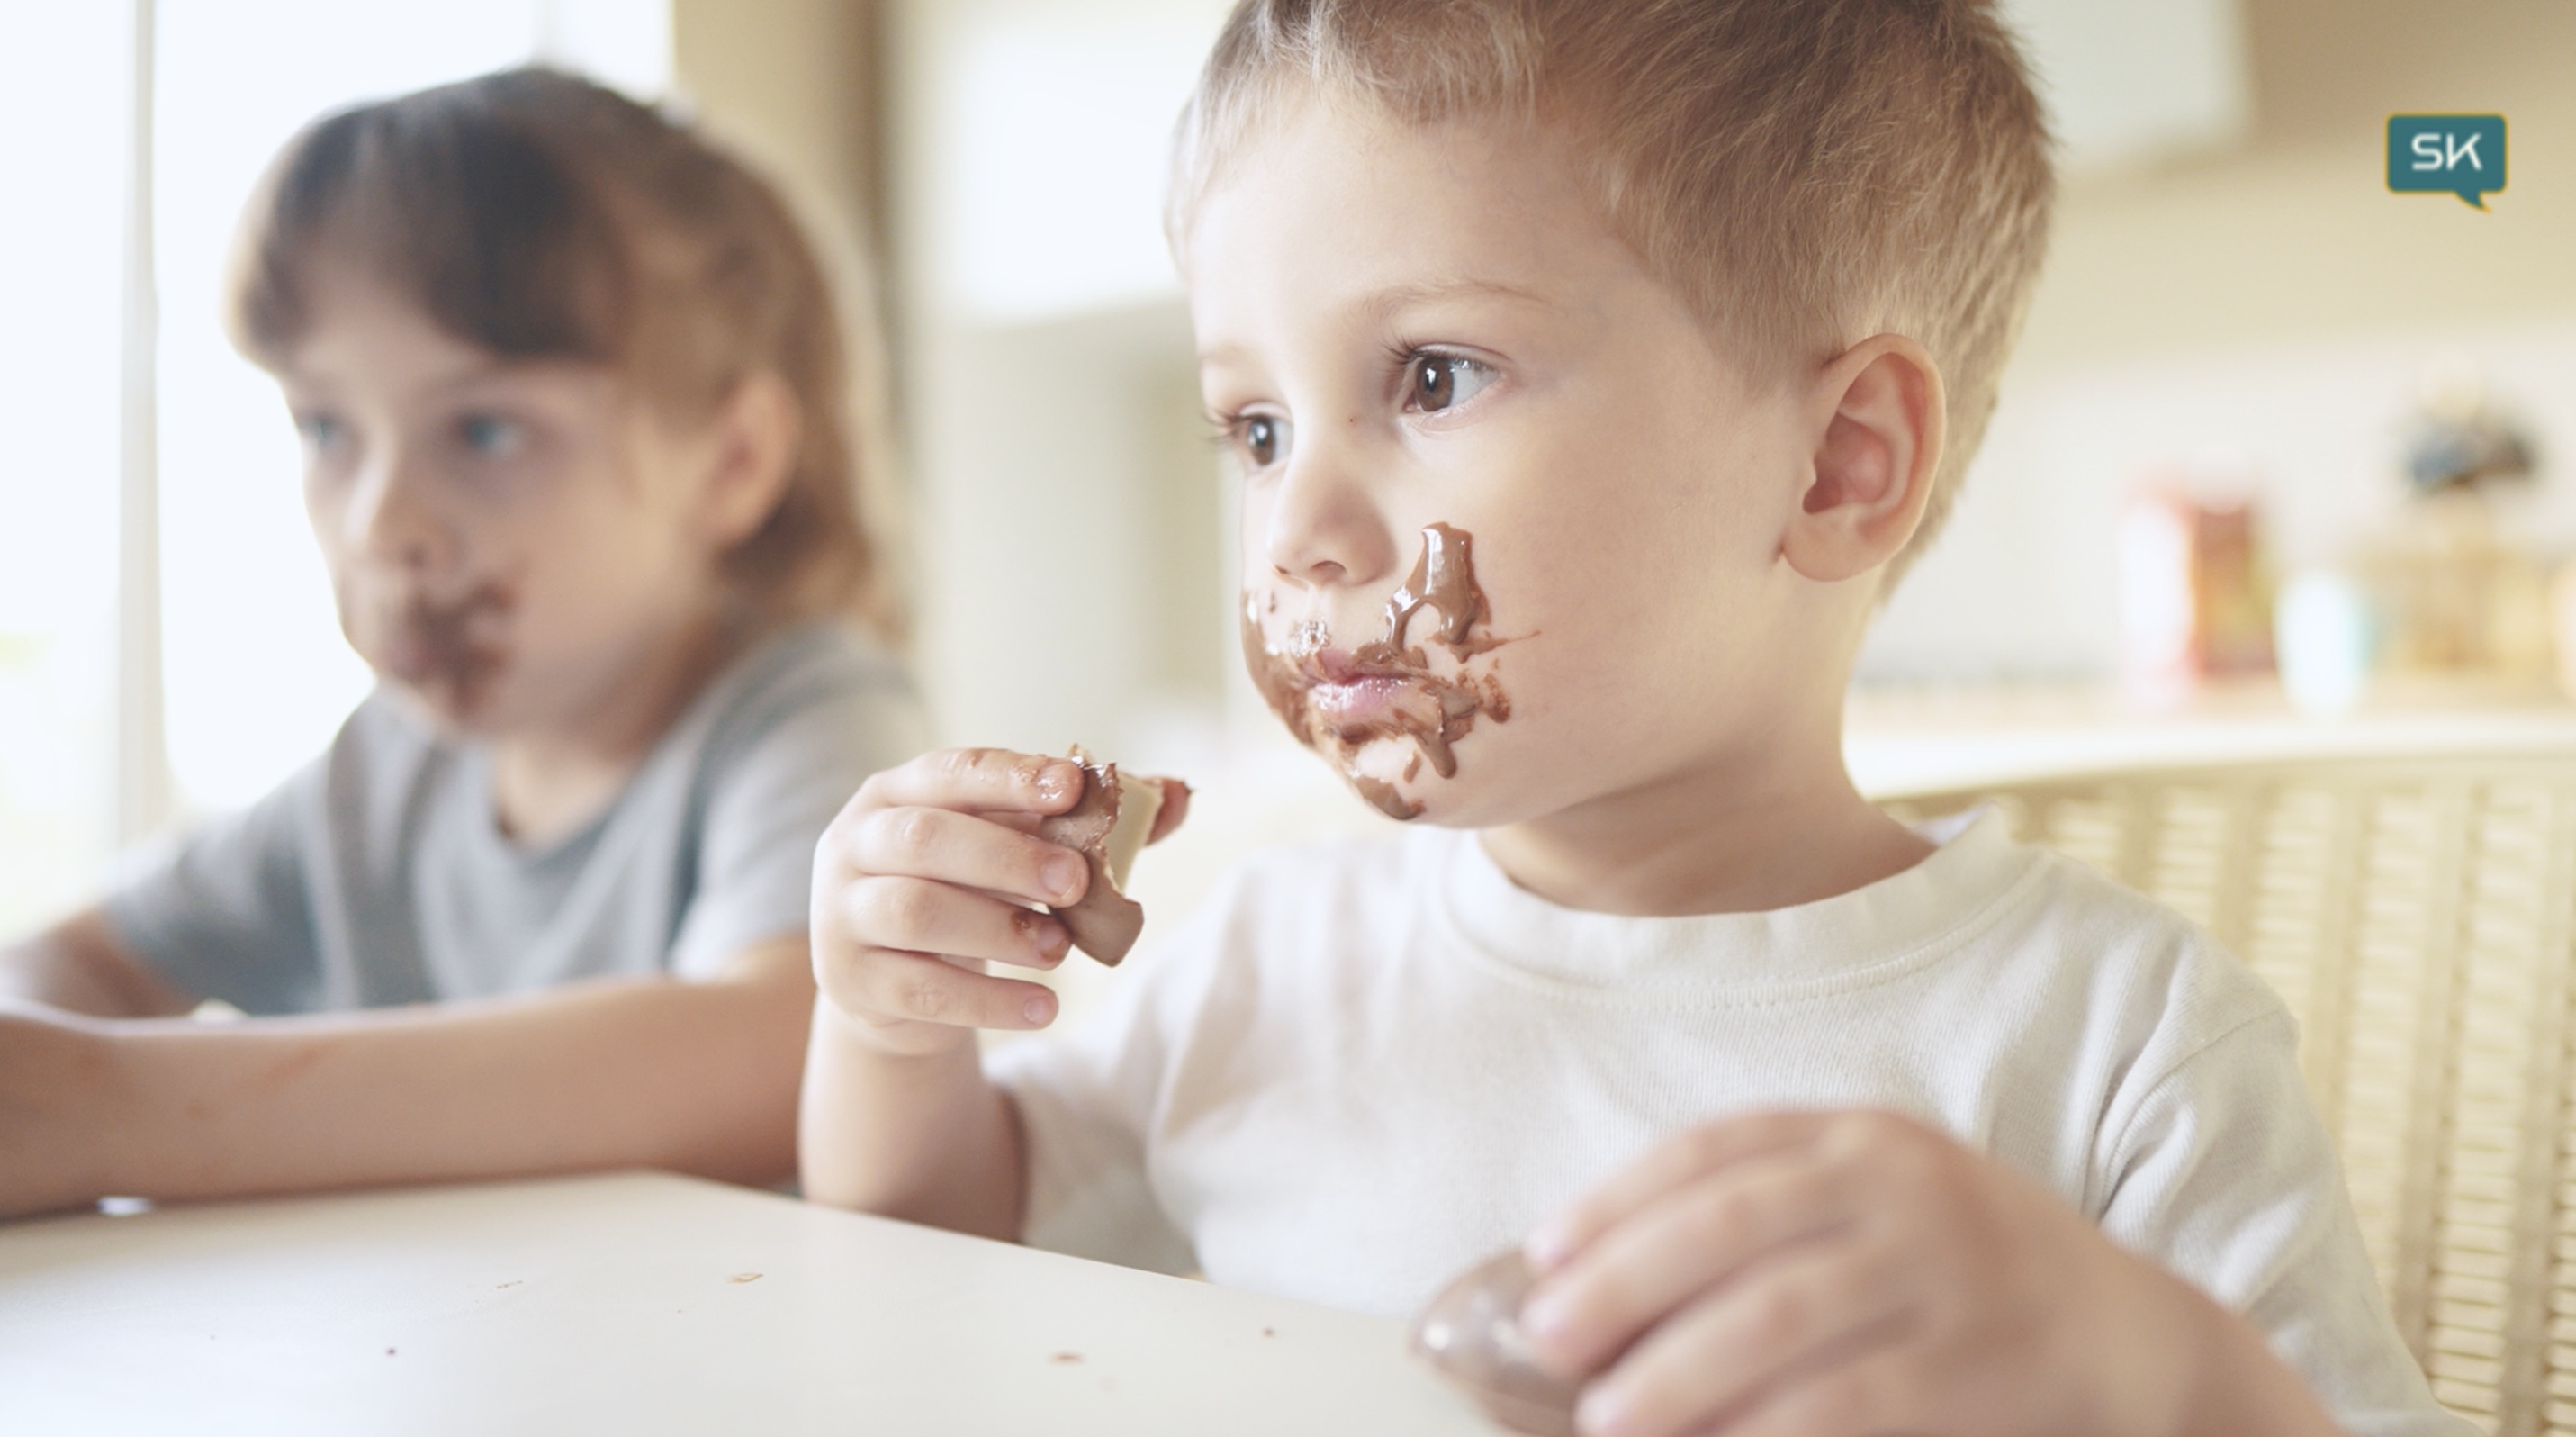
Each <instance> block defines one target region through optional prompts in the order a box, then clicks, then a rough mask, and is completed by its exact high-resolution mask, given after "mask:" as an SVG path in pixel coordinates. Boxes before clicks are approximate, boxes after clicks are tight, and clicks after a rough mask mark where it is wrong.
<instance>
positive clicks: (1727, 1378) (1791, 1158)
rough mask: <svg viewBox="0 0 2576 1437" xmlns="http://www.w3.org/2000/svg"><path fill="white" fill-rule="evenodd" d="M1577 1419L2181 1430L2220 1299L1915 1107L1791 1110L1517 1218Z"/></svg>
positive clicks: (1680, 1148) (1594, 1435)
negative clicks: (1580, 1381) (1557, 1208)
mask: <svg viewBox="0 0 2576 1437" xmlns="http://www.w3.org/2000/svg"><path fill="white" fill-rule="evenodd" d="M1528 1251H1529V1257H1530V1260H1531V1263H1532V1265H1533V1267H1534V1268H1536V1269H1537V1270H1538V1271H1539V1272H1540V1273H1541V1274H1542V1276H1541V1280H1540V1282H1539V1285H1538V1286H1537V1287H1536V1289H1534V1290H1533V1291H1532V1293H1531V1295H1530V1299H1529V1302H1528V1303H1527V1305H1526V1306H1524V1307H1523V1309H1522V1326H1523V1328H1524V1330H1525V1331H1526V1332H1527V1333H1528V1335H1529V1338H1530V1341H1531V1344H1532V1346H1533V1348H1534V1349H1535V1350H1536V1352H1537V1355H1538V1357H1539V1359H1540V1360H1541V1361H1542V1362H1544V1363H1546V1364H1547V1365H1548V1366H1550V1367H1552V1368H1554V1369H1555V1370H1557V1371H1559V1372H1562V1373H1566V1374H1576V1373H1594V1372H1598V1373H1599V1374H1600V1375H1599V1376H1598V1377H1597V1378H1596V1379H1595V1380H1594V1381H1593V1382H1592V1383H1591V1385H1590V1386H1589V1387H1588V1388H1586V1389H1585V1392H1584V1396H1583V1400H1582V1405H1581V1407H1580V1408H1579V1409H1578V1417H1579V1420H1580V1423H1581V1427H1582V1430H1583V1431H1584V1432H1585V1433H1586V1434H1587V1437H1666V1434H1673V1435H1674V1437H1678V1434H1683V1433H1692V1434H1697V1433H1723V1434H1726V1437H1789V1434H1796V1437H1836V1434H1846V1433H1851V1434H1858V1433H1876V1432H1889V1431H1904V1432H1919V1433H1926V1434H1933V1433H1959V1434H1970V1433H1973V1434H1978V1437H2007V1434H2022V1433H2028V1434H2064V1433H2068V1432H2085V1433H2092V1434H2100V1437H2117V1434H2142V1437H2143V1434H2155V1437H2164V1434H2170V1433H2173V1432H2175V1431H2177V1430H2178V1429H2179V1428H2180V1427H2181V1425H2182V1424H2183V1422H2184V1420H2185V1413H2186V1409H2187V1408H2188V1406H2189V1405H2190V1403H2191V1397H2192V1389H2193V1386H2194V1384H2195V1382H2197V1381H2199V1380H2200V1379H2201V1378H2202V1377H2203V1376H2204V1375H2205V1374H2203V1373H2200V1372H2198V1371H2196V1370H2195V1363H2196V1362H2198V1361H2199V1360H2200V1354H2202V1353H2204V1352H2206V1351H2207V1350H2208V1346H2209V1342H2210V1336H2211V1327H2212V1323H2213V1322H2218V1323H2225V1322H2227V1321H2229V1319H2228V1318H2227V1315H2226V1314H2225V1313H2224V1312H2223V1311H2222V1310H2220V1309H2219V1308H2218V1307H2217V1305H2216V1304H2215V1303H2212V1302H2210V1301H2209V1300H2208V1299H2207V1298H2205V1297H2202V1296H2201V1295H2200V1294H2199V1293H2198V1292H2196V1291H2195V1290H2193V1289H2191V1288H2189V1287H2187V1286H2186V1285H2185V1284H2184V1283H2182V1282H2181V1281H2180V1280H2179V1279H2177V1278H2174V1277H2172V1276H2170V1275H2169V1274H2167V1273H2165V1272H2164V1271H2163V1270H2162V1269H2160V1268H2158V1267H2156V1266H2155V1265H2153V1264H2152V1263H2149V1262H2147V1261H2145V1260H2144V1259H2141V1258H2138V1257H2136V1256H2133V1255H2131V1254H2129V1253H2127V1252H2124V1251H2122V1250H2121V1249H2119V1248H2118V1247H2116V1246H2114V1245H2113V1244H2112V1243H2111V1242H2110V1240H2109V1239H2107V1238H2105V1237H2103V1236H2102V1235H2101V1233H2100V1232H2099V1231H2097V1230H2096V1229H2095V1228H2094V1227H2093V1226H2092V1225H2091V1224H2090V1223H2088V1222H2086V1221H2085V1220H2084V1219H2083V1217H2082V1216H2081V1215H2080V1214H2078V1213H2077V1212H2075V1211H2074V1210H2073V1209H2072V1208H2069V1207H2068V1206H2066V1205H2065V1204H2064V1203H2062V1202H2060V1201H2059V1200H2058V1199H2057V1198H2056V1197H2055V1196H2054V1195H2053V1194H2051V1193H2049V1192H2047V1191H2045V1190H2043V1189H2042V1188H2040V1187H2039V1186H2038V1185H2036V1184H2034V1183H2032V1182H2030V1181H2028V1180H2027V1179H2024V1178H2022V1177H2021V1176H2019V1175H2018V1174H2015V1173H2013V1172H2011V1171H2008V1170H2007V1169H2005V1168H2004V1167H2002V1166H2001V1165H2000V1164H1997V1163H1994V1162H1992V1161H1990V1160H1988V1159H1986V1158H1984V1157H1983V1156H1980V1155H1979V1154H1977V1153H1974V1152H1971V1151H1970V1150H1968V1149H1967V1148H1965V1147H1963V1146H1961V1145H1960V1144H1959V1143H1957V1142H1956V1141H1954V1140H1953V1139H1951V1138H1950V1137H1949V1136H1947V1135H1946V1134H1943V1133H1940V1132H1937V1131H1935V1130H1933V1129H1931V1128H1929V1127H1927V1126H1925V1125H1923V1124H1921V1123H1918V1122H1915V1121H1913V1120H1911V1119H1908V1118H1903V1117H1898V1116H1895V1115H1892V1114H1885V1113H1866V1112H1844V1113H1825V1112H1819V1113H1781V1114H1770V1115H1763V1116H1757V1117H1748V1118H1742V1119H1737V1120H1733V1121H1729V1122H1723V1123H1718V1124H1715V1125H1712V1126H1709V1127H1705V1128H1701V1129H1698V1130H1695V1131H1693V1132H1689V1133H1685V1134H1683V1135H1682V1136H1680V1137H1678V1138H1676V1139H1674V1140H1672V1141H1670V1142H1668V1143H1666V1144H1664V1145H1663V1146H1662V1147H1660V1148H1658V1149H1657V1150H1656V1151H1654V1152H1653V1153H1651V1154H1649V1155H1648V1156H1647V1157H1646V1158H1645V1159H1644V1160H1643V1161H1641V1162H1639V1163H1638V1164H1637V1165H1636V1166H1634V1167H1632V1168H1630V1169H1628V1170H1627V1171H1626V1172H1624V1173H1622V1174H1620V1175H1619V1176H1617V1177H1615V1178H1613V1179H1612V1180H1611V1181H1609V1182H1608V1183H1606V1184H1604V1185H1603V1186H1602V1187H1600V1188H1599V1189H1597V1190H1596V1191H1594V1192H1593V1193H1591V1194H1590V1195H1589V1196H1587V1197H1586V1198H1584V1199H1583V1200H1582V1201H1580V1202H1578V1203H1576V1204H1575V1205H1574V1206H1573V1207H1572V1208H1570V1209H1568V1210H1567V1211H1566V1212H1565V1213H1563V1214H1561V1215H1560V1216H1559V1217H1558V1218H1556V1219H1555V1220H1554V1221H1552V1222H1550V1223H1548V1224H1547V1225H1546V1226H1544V1227H1542V1228H1541V1229H1539V1231H1538V1232H1536V1233H1535V1234H1533V1235H1532V1237H1531V1238H1530V1241H1529V1245H1528Z"/></svg>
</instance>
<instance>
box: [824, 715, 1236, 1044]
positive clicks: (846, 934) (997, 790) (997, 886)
mask: <svg viewBox="0 0 2576 1437" xmlns="http://www.w3.org/2000/svg"><path fill="white" fill-rule="evenodd" d="M1082 783H1083V778H1082V768H1081V765H1079V764H1077V763H1075V762H1074V761H1073V760H1071V759H1065V758H1049V757H1046V756H1043V755H1037V754H1024V753H1013V752H1010V751H1009V750H1006V749H991V748H960V749H945V750H942V751H940V752H937V753H929V754H924V755H922V756H921V757H919V758H916V759H914V760H913V761H911V762H910V763H907V764H904V765H902V766H901V767H898V768H891V769H887V770H886V771H885V772H883V773H880V774H877V775H876V776H874V777H872V778H870V779H869V780H868V781H867V782H866V783H865V784H862V785H861V786H860V788H859V791H858V793H857V795H856V796H855V797H853V798H852V799H851V800H850V802H849V803H848V805H847V806H845V807H844V808H843V809H842V810H841V812H840V815H839V816H838V817H836V818H835V819H833V820H832V826H831V827H830V828H829V829H827V830H825V832H824V834H823V840H822V843H821V844H820V845H819V846H818V847H817V848H816V850H815V855H814V908H813V927H814V977H815V981H816V982H817V984H818V985H819V986H820V987H821V989H822V992H823V997H824V999H825V1000H826V1001H827V1002H829V1003H830V1004H831V1005H832V1006H833V1008H834V1009H836V1010H838V1012H839V1013H840V1014H842V1015H843V1016H844V1017H846V1018H847V1019H848V1020H849V1027H850V1028H851V1030H852V1031H854V1032H855V1033H857V1034H858V1035H859V1036H860V1037H862V1038H863V1039H865V1040H866V1041H868V1042H869V1043H871V1044H873V1045H875V1046H877V1047H878V1048H880V1049H882V1050H884V1051H886V1052H890V1053H898V1054H922V1055H926V1054H931V1053H939V1052H945V1051H948V1050H950V1049H953V1048H956V1047H958V1046H959V1045H961V1044H964V1043H966V1042H968V1041H970V1040H971V1039H972V1037H973V1030H974V1029H977V1028H1007V1029H1029V1028H1043V1027H1045V1026H1046V1025H1047V1024H1048V1023H1050V1022H1053V1021H1054V1020H1055V1014H1056V998H1055V994H1054V993H1052V992H1050V991H1049V990H1048V989H1047V988H1046V987H1045V986H1044V985H1043V984H1038V983H1032V982H1029V981H1027V980H1025V979H1019V978H1004V977H999V976H995V975H993V974H991V973H989V972H987V971H986V965H988V964H991V963H1007V964H1011V965H1014V966H1016V967H1021V968H1035V969H1048V968H1053V967H1055V966H1056V965H1057V964H1059V963H1062V962H1063V961H1064V956H1065V954H1066V953H1067V952H1069V951H1070V950H1071V948H1072V939H1071V937H1070V936H1069V935H1068V934H1067V933H1066V932H1065V928H1064V925H1063V924H1062V923H1060V922H1058V921H1057V920H1056V919H1055V918H1054V917H1052V916H1051V915H1049V914H1046V913H1043V912H1040V911H1038V910H1036V909H1035V908H1032V907H1031V906H1030V905H1032V904H1046V905H1048V906H1050V907H1061V906H1063V905H1065V904H1068V903H1071V902H1073V901H1075V900H1076V899H1078V898H1080V897H1081V896H1082V893H1083V889H1084V888H1086V887H1087V886H1089V882H1090V867H1089V865H1088V864H1087V863H1085V862H1084V860H1083V858H1082V855H1080V854H1078V853H1076V852H1074V851H1073V850H1072V849H1069V848H1066V847H1064V846H1063V845H1061V844H1055V843H1049V842H1047V841H1045V840H1044V839H1041V838H1038V837H1036V836H1035V835H1034V834H1032V833H1031V832H1030V830H1031V829H1033V828H1035V827H1036V826H1037V823H1038V821H1039V820H1040V819H1043V818H1046V817H1048V816H1050V815H1053V814H1058V813H1062V812H1064V811H1065V810H1066V809H1068V808H1071V807H1072V806H1073V804H1074V803H1075V801H1076V800H1078V799H1079V798H1080V797H1081V796H1082ZM1163 793H1164V807H1163V810H1162V812H1161V814H1160V815H1159V816H1158V818H1157V820H1156V822H1155V825H1154V831H1153V833H1152V835H1151V836H1150V837H1151V838H1152V839H1154V840H1159V839H1161V838H1162V837H1163V836H1164V835H1166V834H1168V833H1170V832H1171V831H1172V830H1173V829H1175V828H1177V827H1179V826H1180V823H1181V820H1182V818H1183V817H1184V816H1185V815H1186V814H1187V812H1188V807H1189V804H1188V793H1189V790H1188V788H1187V787H1186V786H1185V785H1182V784H1179V783H1175V782H1172V781H1169V780H1164V781H1163Z"/></svg>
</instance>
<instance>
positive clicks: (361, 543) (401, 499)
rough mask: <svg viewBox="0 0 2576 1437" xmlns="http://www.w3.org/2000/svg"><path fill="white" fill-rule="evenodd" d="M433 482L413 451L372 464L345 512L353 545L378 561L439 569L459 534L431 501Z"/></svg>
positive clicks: (348, 540)
mask: <svg viewBox="0 0 2576 1437" xmlns="http://www.w3.org/2000/svg"><path fill="white" fill-rule="evenodd" d="M427 487H428V484H427V480H426V478H425V476H423V475H421V474H420V473H419V472H418V469H417V466H416V465H414V464H412V463H411V462H409V461H408V458H407V456H404V455H401V454H394V455H389V456H387V457H386V458H385V459H384V460H383V461H381V462H379V463H376V464H372V465H369V466H368V468H367V470H366V472H365V473H364V474H363V475H361V476H360V479H359V482H358V484H357V485H356V487H355V490H354V492H353V493H352V494H351V495H350V498H349V508H348V512H347V513H346V514H345V515H344V516H343V522H342V524H341V534H342V538H343V540H344V541H345V542H346V543H347V544H348V546H349V547H350V548H351V549H352V550H354V551H356V552H358V553H361V554H364V555H365V556H367V557H368V558H370V559H373V560H375V561H376V562H378V563H382V564H388V565H393V566H396V567H399V568H404V569H410V570H415V571H427V572H435V571H436V570H438V569H439V568H441V567H443V566H444V565H445V564H446V563H447V562H448V561H449V560H451V559H452V558H454V556H455V549H456V543H455V534H454V533H453V531H452V529H451V528H450V526H449V524H448V522H447V520H446V518H445V516H443V515H441V514H440V513H439V512H438V511H437V508H436V506H435V505H433V504H432V503H431V502H430V501H429V497H428V495H427V494H426V492H425V490H426V489H427Z"/></svg>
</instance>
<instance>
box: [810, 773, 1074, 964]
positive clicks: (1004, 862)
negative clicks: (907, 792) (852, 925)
mask: <svg viewBox="0 0 2576 1437" xmlns="http://www.w3.org/2000/svg"><path fill="white" fill-rule="evenodd" d="M831 837H832V842H833V843H834V844H835V845H836V846H837V848H838V850H839V853H840V857H841V858H842V860H843V861H844V862H845V863H847V864H848V865H849V867H850V869H851V870H852V871H854V872H856V873H858V874H862V875H888V876H894V877H904V878H926V879H938V880H939V881H941V882H944V883H954V884H958V885H960V886H962V887H966V888H980V889H983V890H984V891H986V892H989V893H1007V894H1011V895H1013V896H1015V897H1019V898H1025V899H1028V900H1029V901H1030V902H1032V903H1047V904H1065V903H1071V902H1073V901H1074V900H1075V899H1078V898H1080V897H1081V896H1082V890H1083V889H1084V888H1086V887H1088V886H1089V885H1090V881H1091V870H1090V867H1089V865H1087V864H1085V863H1084V862H1083V861H1082V856H1081V855H1080V854H1078V853H1075V852H1074V851H1073V850H1072V849H1069V848H1066V847H1065V846H1064V845H1062V844H1059V843H1049V842H1047V841H1046V840H1045V839H1042V838H1038V837H1035V836H1033V835H1030V834H1026V833H1021V832H1018V831H1016V830H1014V829H1012V828H1008V827H1005V826H1004V825H1002V824H998V823H994V822H992V821H991V820H989V819H983V818H978V817H976V816H975V815H973V814H970V813H957V812H954V811H951V810H949V809H944V808H880V809H877V810H874V811H873V812H869V813H866V814H863V815H861V816H859V817H858V818H857V819H856V820H855V821H853V822H851V823H849V824H848V825H846V826H845V827H841V828H838V829H836V830H835V831H834V832H833V834H832V836H831ZM861 881H864V880H863V879H862V880H861ZM905 946H921V947H928V946H929V945H905ZM935 951H938V952H948V951H950V950H948V949H944V948H943V949H937V950H935ZM976 956H978V957H988V956H991V955H988V954H978V955H976Z"/></svg>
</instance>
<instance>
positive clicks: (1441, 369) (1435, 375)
mask: <svg viewBox="0 0 2576 1437" xmlns="http://www.w3.org/2000/svg"><path fill="white" fill-rule="evenodd" d="M1411 368H1412V376H1411V378H1412V384H1411V388H1412V391H1413V392H1412V393H1411V394H1410V395H1409V396H1407V397H1408V399H1409V400H1410V403H1411V407H1413V408H1415V409H1419V410H1421V411H1422V412H1423V413H1425V414H1437V413H1439V412H1440V411H1442V410H1444V409H1448V408H1450V407H1452V406H1453V405H1456V404H1458V403H1459V402H1461V401H1462V400H1467V399H1472V398H1474V397H1475V396H1476V395H1477V393H1478V392H1480V391H1482V390H1483V389H1484V387H1485V386H1486V385H1488V384H1491V383H1492V382H1493V380H1494V367H1493V366H1492V365H1490V364H1481V363H1479V362H1477V361H1475V360H1472V359H1469V358H1467V357H1466V356H1465V355H1460V354H1417V355H1415V356H1414V357H1413V362H1412V366H1411Z"/></svg>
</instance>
